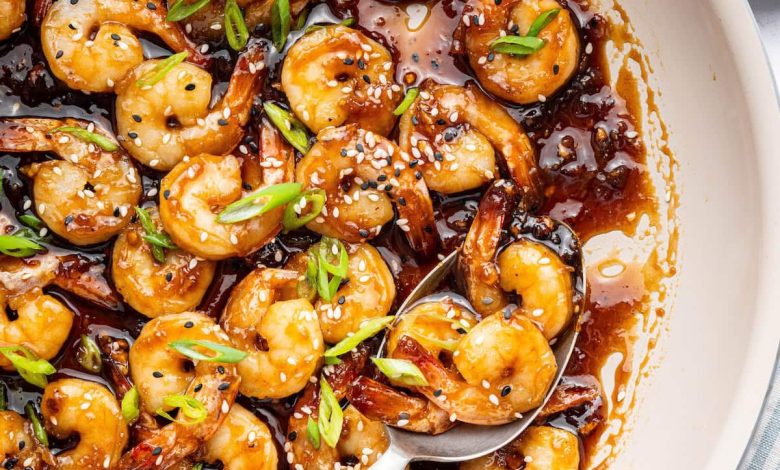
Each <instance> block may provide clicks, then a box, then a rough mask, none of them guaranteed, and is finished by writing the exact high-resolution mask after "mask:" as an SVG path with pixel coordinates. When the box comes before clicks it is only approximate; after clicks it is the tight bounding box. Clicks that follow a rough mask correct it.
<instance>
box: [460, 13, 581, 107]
mask: <svg viewBox="0 0 780 470" xmlns="http://www.w3.org/2000/svg"><path fill="white" fill-rule="evenodd" d="M471 4H472V5H473V7H474V9H473V10H472V11H469V12H468V13H465V12H464V15H468V16H469V17H470V18H477V19H478V20H473V19H472V20H471V21H470V22H469V23H470V24H469V25H467V26H466V28H465V34H464V44H465V46H466V52H467V55H468V59H469V65H471V69H472V70H474V74H475V75H476V77H477V80H479V83H480V84H481V85H482V86H483V87H484V88H485V89H486V90H487V91H488V92H490V93H492V94H494V95H496V96H498V97H499V98H502V99H505V100H507V101H511V102H513V103H517V104H529V103H534V102H536V101H544V100H545V99H546V98H547V97H549V96H552V95H553V94H554V93H555V92H556V91H557V90H558V89H560V88H561V87H562V86H563V85H564V84H566V83H567V82H568V81H569V79H570V78H571V77H572V76H573V75H574V72H575V71H576V70H577V65H578V62H579V57H580V40H579V33H578V32H577V27H576V26H575V24H574V21H573V19H572V17H571V14H570V13H569V11H568V10H566V9H565V8H562V7H561V5H560V4H559V3H558V2H556V1H555V0H514V1H505V2H501V3H496V2H495V1H494V0H476V1H474V2H471ZM556 9H558V10H560V11H559V13H558V15H557V16H556V17H555V18H554V19H553V20H552V21H551V22H550V23H549V24H548V25H547V26H546V27H545V28H543V29H542V30H541V32H539V34H538V37H539V38H540V39H542V40H544V41H545V44H544V46H543V47H542V48H541V50H539V51H537V52H534V53H532V54H529V55H527V56H515V55H511V54H505V53H500V52H494V51H492V50H491V43H492V42H493V41H494V40H495V39H498V38H499V37H500V36H501V35H502V33H504V34H520V35H524V34H527V33H528V30H529V28H530V27H531V24H532V23H533V22H534V20H535V19H536V18H537V17H538V16H539V15H540V14H542V13H544V12H546V11H550V10H556ZM466 22H467V21H464V24H466Z"/></svg>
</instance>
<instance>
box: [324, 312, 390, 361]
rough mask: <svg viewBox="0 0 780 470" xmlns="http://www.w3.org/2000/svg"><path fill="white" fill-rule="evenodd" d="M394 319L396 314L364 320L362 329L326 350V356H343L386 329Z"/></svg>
mask: <svg viewBox="0 0 780 470" xmlns="http://www.w3.org/2000/svg"><path fill="white" fill-rule="evenodd" d="M394 319H395V317H394V316H392V315H389V316H386V317H379V318H372V319H371V320H368V321H364V322H363V324H362V325H361V327H360V329H359V330H357V331H356V332H355V334H354V335H352V336H348V337H346V338H344V339H342V340H341V341H339V342H338V343H337V344H336V345H335V346H333V347H332V348H330V349H328V350H327V351H325V357H326V358H328V357H336V356H341V355H342V354H346V353H348V352H350V351H352V350H353V349H355V347H356V346H357V345H358V344H360V343H362V342H363V341H365V340H367V339H368V338H370V337H372V336H374V335H375V334H377V333H379V332H380V331H382V330H383V329H385V327H387V325H389V324H390V323H392V322H393V320H394Z"/></svg>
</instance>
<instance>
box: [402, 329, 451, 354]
mask: <svg viewBox="0 0 780 470" xmlns="http://www.w3.org/2000/svg"><path fill="white" fill-rule="evenodd" d="M412 336H413V337H414V339H416V340H418V342H421V343H428V344H431V345H433V346H437V347H439V348H442V349H446V350H447V351H455V349H457V348H458V344H459V343H460V341H459V340H457V339H451V340H443V339H439V338H432V337H430V336H426V335H421V334H419V333H412Z"/></svg>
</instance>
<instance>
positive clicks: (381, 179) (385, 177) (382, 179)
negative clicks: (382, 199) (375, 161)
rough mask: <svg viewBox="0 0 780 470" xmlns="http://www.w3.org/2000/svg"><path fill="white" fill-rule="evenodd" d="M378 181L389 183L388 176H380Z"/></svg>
mask: <svg viewBox="0 0 780 470" xmlns="http://www.w3.org/2000/svg"><path fill="white" fill-rule="evenodd" d="M376 180H377V181H379V182H382V181H387V175H379V176H378V177H377V179H376Z"/></svg>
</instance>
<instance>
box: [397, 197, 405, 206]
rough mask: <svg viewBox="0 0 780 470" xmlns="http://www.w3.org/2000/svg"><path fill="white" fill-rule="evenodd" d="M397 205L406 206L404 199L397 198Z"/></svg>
mask: <svg viewBox="0 0 780 470" xmlns="http://www.w3.org/2000/svg"><path fill="white" fill-rule="evenodd" d="M398 204H401V205H402V206H405V205H406V198H405V197H403V196H401V197H399V198H398Z"/></svg>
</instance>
